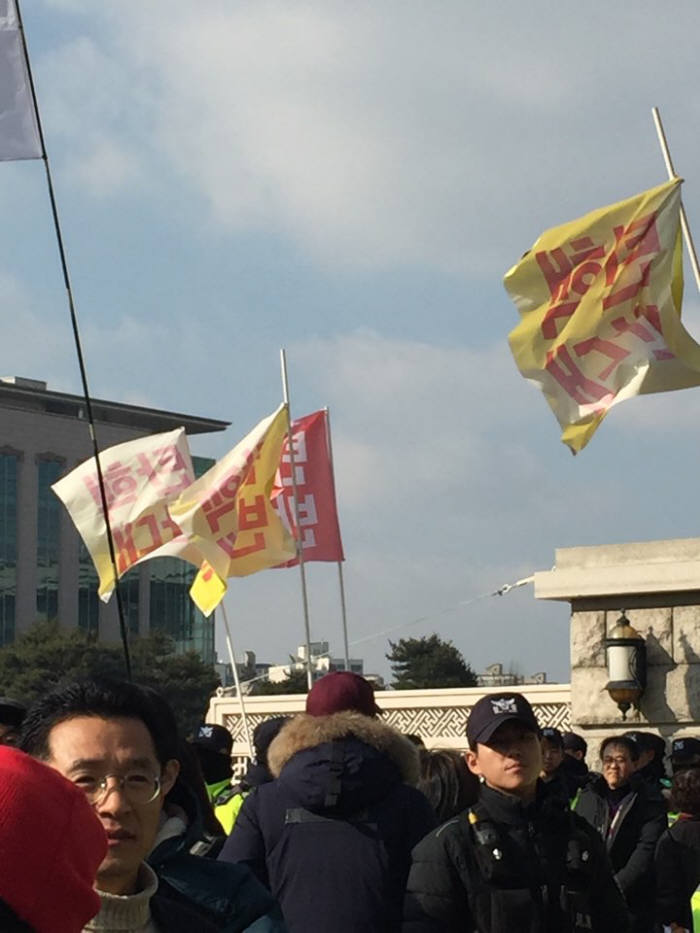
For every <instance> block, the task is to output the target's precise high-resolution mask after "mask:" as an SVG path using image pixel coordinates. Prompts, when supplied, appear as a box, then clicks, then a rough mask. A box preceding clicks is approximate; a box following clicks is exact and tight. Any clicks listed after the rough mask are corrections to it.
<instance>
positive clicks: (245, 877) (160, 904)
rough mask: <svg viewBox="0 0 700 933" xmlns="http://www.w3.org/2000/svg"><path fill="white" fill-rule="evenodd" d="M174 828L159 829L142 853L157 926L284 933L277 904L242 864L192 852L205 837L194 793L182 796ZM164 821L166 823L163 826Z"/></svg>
mask: <svg viewBox="0 0 700 933" xmlns="http://www.w3.org/2000/svg"><path fill="white" fill-rule="evenodd" d="M182 802H183V804H184V805H185V807H184V809H183V810H182V812H181V814H180V818H179V819H178V818H175V819H171V820H170V823H172V824H173V825H174V826H175V827H176V828H177V826H178V824H179V827H180V830H181V831H179V832H177V833H173V834H167V833H166V834H165V836H166V837H165V838H164V839H163V840H162V841H160V842H159V843H158V844H157V845H156V847H155V848H154V850H153V851H152V852H151V854H150V855H149V857H148V862H149V864H150V865H151V867H152V868H153V870H154V871H155V873H156V874H157V875H158V881H159V884H158V890H157V892H156V894H155V895H154V897H153V900H152V902H151V907H152V910H153V916H154V917H155V918H157V921H158V923H159V929H161V928H162V929H163V930H168V931H169V933H175V931H180V930H182V931H183V933H194V931H197V933H205V931H209V930H218V931H219V933H287V928H286V926H285V924H284V921H283V920H282V914H281V912H280V908H279V905H278V904H277V903H276V901H275V900H274V898H273V897H272V895H271V894H270V892H269V891H268V890H267V889H266V888H265V887H263V886H262V885H261V884H260V882H259V881H258V880H257V878H255V877H254V875H253V874H252V873H251V872H250V871H248V870H247V869H246V868H245V867H244V866H243V865H226V864H224V863H222V862H217V861H216V860H215V859H214V858H207V857H206V856H204V855H193V854H192V852H193V851H197V850H199V849H202V848H204V847H205V846H203V845H202V843H203V842H206V841H209V842H210V841H211V837H207V834H206V833H205V832H204V830H203V828H202V824H201V820H200V818H199V814H198V804H197V801H196V799H195V797H194V795H188V796H187V799H185V800H183V801H182ZM168 825H169V824H166V827H164V828H167V826H168Z"/></svg>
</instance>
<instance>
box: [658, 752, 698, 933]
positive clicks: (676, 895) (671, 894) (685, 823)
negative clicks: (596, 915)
mask: <svg viewBox="0 0 700 933" xmlns="http://www.w3.org/2000/svg"><path fill="white" fill-rule="evenodd" d="M671 806H672V808H673V809H674V810H676V811H677V812H678V819H677V820H676V822H675V823H674V824H673V826H671V827H670V828H669V829H667V830H666V831H665V832H664V833H663V835H662V836H661V838H660V839H659V842H658V844H657V846H656V855H655V857H654V865H655V868H656V919H657V920H658V921H659V923H662V924H664V925H665V926H670V927H671V928H672V929H673V925H674V924H675V925H676V928H680V929H685V930H692V929H694V927H693V919H694V918H695V919H696V922H700V891H698V888H699V887H700V769H698V768H690V769H688V770H687V771H678V772H677V773H676V774H675V775H674V776H673V783H672V785H671ZM696 891H698V893H697V894H696V893H695V892H696ZM693 900H694V901H695V903H693Z"/></svg>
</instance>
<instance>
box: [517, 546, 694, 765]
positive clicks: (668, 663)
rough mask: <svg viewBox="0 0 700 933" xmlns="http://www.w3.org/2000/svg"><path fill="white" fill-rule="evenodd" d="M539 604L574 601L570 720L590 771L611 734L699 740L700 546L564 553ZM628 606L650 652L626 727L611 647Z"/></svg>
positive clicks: (543, 583)
mask: <svg viewBox="0 0 700 933" xmlns="http://www.w3.org/2000/svg"><path fill="white" fill-rule="evenodd" d="M535 596H536V597H538V598H540V599H560V600H568V601H569V602H570V603H571V721H572V727H573V728H574V730H576V731H579V732H581V733H582V734H584V735H585V736H586V738H587V740H588V741H589V743H590V744H591V746H593V748H592V749H591V750H590V751H589V762H590V763H593V762H594V761H595V757H596V755H595V753H596V751H597V749H596V748H595V746H597V744H598V742H599V740H600V739H601V738H603V737H604V736H605V735H609V734H610V733H611V732H619V731H624V730H625V729H634V728H642V729H650V730H652V731H654V732H657V733H658V734H660V735H663V736H664V737H665V738H671V737H673V736H675V735H679V734H692V733H697V732H700V725H699V724H700V538H690V539H680V540H675V541H673V540H672V541H645V542H637V543H630V544H624V545H605V546H602V547H590V548H563V549H559V550H557V552H556V564H555V568H554V570H552V571H549V572H548V573H538V574H536V575H535ZM623 608H624V610H625V613H626V615H627V618H628V619H629V621H630V623H631V624H632V626H634V628H635V629H637V631H638V632H639V633H640V635H642V636H643V637H644V639H645V641H646V646H647V687H646V690H645V692H644V694H643V696H642V699H641V703H640V708H639V710H634V709H632V710H630V711H629V713H628V714H627V722H623V720H622V716H621V714H620V711H619V710H618V708H617V706H616V705H615V703H613V701H612V700H611V699H610V697H609V696H608V694H607V692H606V691H605V685H606V683H607V681H608V675H607V667H606V657H605V646H604V639H605V638H606V636H607V635H609V634H610V631H611V630H612V628H613V627H614V625H615V623H616V621H617V619H618V618H619V616H620V612H621V610H622V609H623Z"/></svg>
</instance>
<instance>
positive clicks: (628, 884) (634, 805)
mask: <svg viewBox="0 0 700 933" xmlns="http://www.w3.org/2000/svg"><path fill="white" fill-rule="evenodd" d="M600 757H601V760H602V764H603V773H602V775H601V776H599V777H597V778H594V779H592V780H591V781H590V782H589V783H588V784H587V785H586V786H585V787H584V788H583V789H582V790H581V792H580V794H579V795H578V796H577V798H576V800H575V803H574V807H575V810H576V812H577V813H579V814H580V815H581V816H583V817H584V818H585V819H586V820H588V822H589V823H590V824H591V826H593V827H595V829H597V830H598V832H599V833H600V835H601V837H602V838H603V839H604V840H605V845H606V848H607V850H608V854H609V856H610V861H611V863H612V867H613V871H614V872H615V881H616V882H617V884H618V886H619V887H620V890H621V891H622V893H623V894H624V896H625V900H626V902H627V905H628V907H629V909H630V912H631V913H632V915H633V918H634V925H633V930H634V933H648V931H651V930H652V929H653V922H654V850H655V848H656V843H657V840H658V838H659V836H660V835H661V833H662V832H663V831H664V829H665V828H666V805H665V802H664V800H663V797H662V796H661V793H660V791H659V790H657V789H656V788H655V787H654V786H652V785H651V784H650V783H649V782H648V781H647V780H645V778H644V776H643V775H641V774H638V773H635V766H636V762H637V760H638V748H637V745H636V744H635V742H633V741H632V740H631V739H630V738H628V737H626V736H609V737H608V738H607V739H605V740H604V741H603V742H602V744H601V747H600Z"/></svg>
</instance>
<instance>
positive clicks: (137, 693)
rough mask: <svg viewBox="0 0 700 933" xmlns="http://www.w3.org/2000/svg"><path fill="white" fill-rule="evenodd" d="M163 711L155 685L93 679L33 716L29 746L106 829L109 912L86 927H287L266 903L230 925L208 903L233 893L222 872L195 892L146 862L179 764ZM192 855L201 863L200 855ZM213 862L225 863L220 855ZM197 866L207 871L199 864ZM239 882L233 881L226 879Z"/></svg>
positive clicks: (102, 879)
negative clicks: (215, 886) (272, 919)
mask: <svg viewBox="0 0 700 933" xmlns="http://www.w3.org/2000/svg"><path fill="white" fill-rule="evenodd" d="M163 702H164V701H163ZM159 709H160V707H159V704H158V703H156V702H154V700H153V698H152V696H151V694H150V692H149V691H147V690H145V689H142V688H139V687H138V686H136V685H134V684H129V683H124V682H107V681H105V682H96V681H87V682H85V683H76V684H70V685H68V686H67V687H63V688H59V689H57V690H55V691H54V692H52V693H49V694H47V695H46V696H44V697H42V698H41V699H40V700H39V701H38V702H37V703H36V704H35V706H33V707H32V709H31V710H30V711H29V713H28V714H27V717H26V719H25V722H24V726H23V731H22V748H23V749H24V751H26V752H28V753H29V754H31V755H33V756H34V757H36V758H40V759H42V760H43V761H45V762H46V763H47V764H48V765H50V766H51V767H53V768H55V769H56V770H57V771H59V772H60V773H61V774H63V775H64V776H65V777H67V778H68V779H69V780H70V781H72V782H73V783H74V784H75V785H76V786H77V787H79V788H80V789H81V790H82V791H83V793H84V794H85V796H86V797H87V799H88V801H89V802H90V804H91V805H92V807H93V809H94V811H95V813H96V814H97V816H98V818H99V820H100V822H101V823H102V826H103V828H104V830H105V833H106V835H107V845H108V850H107V855H106V857H105V859H104V861H103V862H102V863H101V865H100V867H99V869H98V871H97V881H96V889H97V893H98V895H99V898H100V904H101V907H100V912H99V914H98V915H97V917H96V918H95V919H94V920H93V921H92V922H91V923H90V924H89V925H88V926H87V927H85V929H86V930H102V931H105V930H120V931H124V933H129V931H134V933H135V931H140V933H141V931H143V933H158V931H161V933H163V931H167V933H180V931H182V933H185V931H187V933H192V931H194V930H196V931H197V933H213V931H214V930H226V931H231V933H233V931H234V930H241V931H242V930H244V929H250V930H252V929H253V928H254V929H255V931H256V933H258V931H260V933H266V931H272V930H274V929H276V930H280V929H281V927H279V926H274V925H269V924H268V922H267V921H266V919H265V917H264V916H263V914H265V910H264V909H263V910H260V911H253V913H254V915H255V919H253V918H250V919H247V920H245V921H244V922H243V920H242V918H238V919H239V922H236V918H228V919H229V921H230V922H227V923H223V922H221V919H220V918H218V917H216V916H215V915H214V914H213V913H212V912H211V911H209V910H207V909H206V907H205V906H204V904H203V902H205V903H207V902H208V903H210V904H213V903H215V902H219V903H220V902H221V901H225V900H226V898H227V897H228V896H230V891H229V890H227V891H224V890H223V883H226V879H223V883H222V879H221V876H220V875H217V874H216V871H214V874H213V878H214V880H215V883H219V884H220V885H221V889H220V890H217V891H213V890H210V889H208V890H206V891H203V892H194V891H192V890H191V888H187V886H182V887H175V886H174V885H173V884H170V883H168V882H166V881H165V880H164V879H160V880H159V878H158V876H157V875H156V872H155V871H154V870H153V868H151V867H150V865H149V864H148V863H147V861H146V859H147V856H148V855H149V853H150V852H151V849H152V848H153V845H154V843H155V841H156V836H157V835H158V832H159V829H160V827H161V825H162V823H163V822H164V813H163V808H164V801H165V798H166V796H167V794H168V792H169V791H170V790H171V789H172V788H173V786H174V784H175V781H176V780H177V777H178V772H179V769H180V765H179V761H178V759H177V734H176V732H177V730H176V729H175V728H173V727H172V722H171V721H167V720H164V718H163V716H162V715H160V714H159ZM190 858H191V859H193V860H194V862H196V863H197V865H199V864H200V863H201V859H200V858H199V857H197V856H190ZM211 864H212V865H213V866H214V868H215V869H216V868H217V863H216V862H212V863H211ZM191 874H192V875H193V876H196V877H198V878H201V877H202V873H201V872H200V871H193V872H191ZM236 882H237V884H238V886H240V887H241V888H244V887H245V886H246V885H248V883H249V882H250V883H251V884H252V886H253V887H254V888H255V889H256V890H258V889H259V885H258V884H257V882H255V880H254V879H253V878H252V877H250V874H249V873H247V877H246V878H242V877H237V878H236ZM233 886H234V885H233V884H232V883H231V879H228V883H227V887H228V888H232V887H233ZM210 887H211V886H210ZM246 890H251V888H250V886H248V887H247V888H246ZM254 893H255V892H254ZM197 894H200V895H201V896H200V897H197V896H196V895H197ZM263 894H265V896H266V897H267V895H266V892H264V891H263ZM267 900H271V899H270V898H267ZM268 906H269V905H268ZM258 920H259V921H260V923H259V924H257V921H258ZM254 923H255V924H256V925H254V926H253V924H254Z"/></svg>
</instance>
